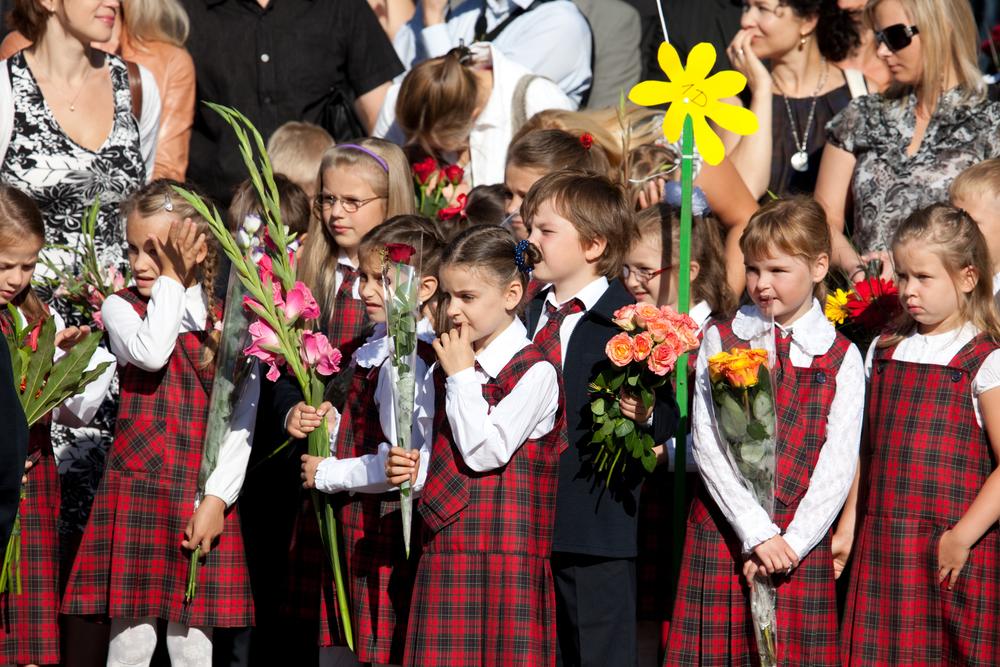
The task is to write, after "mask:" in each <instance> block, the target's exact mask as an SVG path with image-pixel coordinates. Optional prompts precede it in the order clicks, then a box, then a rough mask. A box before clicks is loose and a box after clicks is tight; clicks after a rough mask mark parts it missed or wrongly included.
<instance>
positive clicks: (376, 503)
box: [320, 340, 436, 665]
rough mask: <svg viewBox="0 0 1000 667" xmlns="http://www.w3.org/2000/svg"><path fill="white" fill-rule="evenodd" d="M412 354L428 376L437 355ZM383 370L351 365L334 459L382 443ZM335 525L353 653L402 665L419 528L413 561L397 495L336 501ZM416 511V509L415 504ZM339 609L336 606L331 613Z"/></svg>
mask: <svg viewBox="0 0 1000 667" xmlns="http://www.w3.org/2000/svg"><path fill="white" fill-rule="evenodd" d="M417 354H418V355H420V358H421V359H422V360H423V361H424V363H425V364H427V367H428V368H429V367H430V366H431V365H432V364H433V363H434V361H435V360H436V357H435V354H434V349H433V348H432V347H431V346H430V345H429V344H428V343H425V342H424V341H422V340H421V341H418V342H417ZM380 369H381V366H378V365H375V366H372V367H371V368H363V367H362V366H360V365H357V364H353V365H352V371H353V375H352V378H351V388H350V391H349V393H348V396H347V402H346V403H345V405H344V411H343V413H342V415H341V421H340V428H339V430H338V431H337V442H336V451H335V453H336V456H337V458H339V459H347V458H357V457H360V456H364V455H366V454H376V453H377V452H378V446H379V444H380V443H382V442H385V441H386V438H385V435H384V434H383V432H382V427H381V422H380V419H379V407H378V405H377V404H376V402H375V389H376V386H377V385H378V377H379V371H380ZM340 496H341V499H342V502H341V503H340V504H339V512H338V517H337V519H338V522H339V525H340V529H341V534H342V535H343V539H344V554H345V555H346V561H347V575H348V582H347V583H346V584H345V585H347V586H348V591H349V595H350V600H351V623H352V626H353V629H354V652H355V653H356V654H357V657H358V660H359V661H361V662H363V663H374V664H382V665H385V664H393V665H398V664H401V663H402V661H403V649H404V647H405V643H406V623H407V618H408V616H409V611H410V594H411V592H412V590H413V578H414V576H415V575H416V563H417V561H418V559H419V558H420V534H421V521H420V517H419V514H418V513H416V512H415V513H414V515H413V522H412V524H411V532H410V558H409V559H407V558H406V549H405V547H404V544H403V530H402V525H403V524H402V519H401V518H400V515H399V492H398V491H392V492H389V493H382V494H370V493H355V494H353V495H348V494H346V493H342V494H340ZM414 505H415V506H416V503H415V504H414ZM324 575H325V580H324V586H323V587H324V592H325V593H326V595H327V596H328V598H330V599H335V596H334V593H333V583H332V576H331V572H330V568H329V567H326V568H324ZM332 608H333V609H336V605H333V607H332ZM329 609H330V608H329V607H328V606H327V605H324V606H323V609H322V610H321V621H322V622H321V623H320V644H321V645H323V646H331V645H336V646H339V645H342V642H341V641H340V626H339V625H338V623H339V619H338V618H337V617H336V616H330V615H328V613H327V612H328V610H329Z"/></svg>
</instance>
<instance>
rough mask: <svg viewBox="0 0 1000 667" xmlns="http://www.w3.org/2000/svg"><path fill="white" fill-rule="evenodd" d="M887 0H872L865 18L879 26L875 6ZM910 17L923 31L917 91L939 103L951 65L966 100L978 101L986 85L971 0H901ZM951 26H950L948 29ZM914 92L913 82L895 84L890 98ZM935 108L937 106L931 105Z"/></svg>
mask: <svg viewBox="0 0 1000 667" xmlns="http://www.w3.org/2000/svg"><path fill="white" fill-rule="evenodd" d="M884 1H885V0H869V2H868V4H867V5H865V9H864V12H865V21H866V22H867V24H868V25H869V26H871V27H874V26H875V9H876V8H877V7H878V6H879V5H880V4H882V3H883V2H884ZM898 2H899V3H900V4H901V5H902V7H903V10H904V11H905V12H906V14H907V16H909V17H910V19H911V20H912V21H913V24H914V25H916V26H917V28H918V29H919V30H920V33H919V36H920V50H921V58H922V60H923V72H922V74H921V75H920V83H919V84H917V85H916V86H915V88H916V92H917V94H918V95H920V96H921V97H922V99H923V101H924V102H925V103H928V102H931V103H933V104H935V105H936V103H937V100H938V98H939V97H941V94H942V93H944V92H945V85H946V78H947V73H948V70H949V68H950V69H953V70H954V72H955V76H956V78H957V79H958V87H959V89H960V90H961V91H962V97H963V99H964V100H965V101H966V102H977V101H980V100H982V99H983V98H984V97H985V95H986V84H985V82H984V81H983V74H982V72H981V71H980V70H979V62H978V55H979V54H978V53H977V45H978V44H979V38H978V34H977V31H976V20H975V17H973V15H972V7H971V6H970V4H969V0H898ZM944 26H947V29H945V28H944ZM913 91H914V87H913V86H910V85H904V84H898V83H895V82H894V83H893V84H892V85H890V86H889V89H888V90H887V91H886V93H885V95H886V97H890V98H901V97H905V96H907V95H909V94H910V93H911V92H913ZM931 108H933V106H932V107H931Z"/></svg>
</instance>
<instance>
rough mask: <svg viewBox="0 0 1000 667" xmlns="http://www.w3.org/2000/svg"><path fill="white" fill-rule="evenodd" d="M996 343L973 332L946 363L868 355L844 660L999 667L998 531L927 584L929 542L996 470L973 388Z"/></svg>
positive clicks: (933, 551) (880, 352)
mask: <svg viewBox="0 0 1000 667" xmlns="http://www.w3.org/2000/svg"><path fill="white" fill-rule="evenodd" d="M998 348H1000V346H998V345H997V344H996V343H993V342H991V341H989V340H988V339H987V338H986V337H985V336H983V335H981V334H980V335H979V336H977V337H976V338H974V339H972V340H971V341H970V342H969V343H968V344H967V345H966V346H965V347H963V348H962V350H961V351H959V352H958V354H956V355H955V357H954V358H953V359H952V360H951V362H950V363H948V364H947V365H940V366H939V365H932V364H919V363H910V362H903V361H895V360H894V359H893V358H892V356H893V352H894V351H895V347H889V348H885V349H876V351H875V357H874V363H873V366H872V373H871V381H870V385H869V396H868V434H867V437H866V438H865V444H864V447H865V449H864V456H863V458H862V461H863V463H862V472H863V476H864V478H863V479H862V483H861V487H860V488H861V490H862V491H861V493H862V495H861V499H859V501H858V508H859V509H858V513H859V517H860V518H859V521H860V522H861V525H860V531H859V534H858V538H857V541H856V543H855V546H854V550H853V553H852V555H851V560H852V566H851V581H850V588H849V590H848V598H847V609H846V612H845V615H844V626H843V644H842V646H843V653H842V657H843V664H844V665H997V664H1000V531H998V528H997V525H996V524H994V525H993V526H991V527H990V529H989V530H988V531H987V532H986V534H985V535H983V537H982V538H981V539H980V540H979V541H978V542H976V544H975V545H974V546H973V547H972V552H971V554H970V555H969V559H968V561H967V562H966V563H965V567H963V568H962V571H961V573H960V574H959V575H958V579H957V581H956V582H955V586H954V588H953V589H952V590H948V589H947V587H946V585H944V584H938V581H937V572H938V542H939V540H940V539H941V535H942V534H943V533H944V531H946V530H948V529H950V528H952V527H953V526H954V525H955V523H956V522H957V521H958V520H959V519H960V518H961V517H962V516H963V515H964V514H965V512H966V511H967V510H968V508H969V506H970V505H971V504H972V501H973V500H974V499H975V498H976V496H977V495H978V494H979V491H980V489H981V488H982V486H983V484H984V482H985V481H986V478H987V477H988V476H989V475H990V474H991V473H992V472H993V471H994V470H995V469H996V465H997V463H996V461H995V460H993V458H992V454H991V451H992V450H991V448H990V442H989V438H988V435H987V433H986V431H985V430H983V428H982V427H980V426H979V424H978V422H977V420H976V414H975V409H974V407H973V403H972V401H973V400H974V399H973V397H972V383H973V380H974V378H975V376H976V373H977V372H978V371H979V368H980V366H982V364H983V362H984V361H985V360H986V358H987V357H988V356H989V355H990V354H991V353H992V352H994V351H995V350H997V349H998Z"/></svg>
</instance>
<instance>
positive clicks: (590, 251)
mask: <svg viewBox="0 0 1000 667" xmlns="http://www.w3.org/2000/svg"><path fill="white" fill-rule="evenodd" d="M581 246H582V247H583V256H584V258H585V259H586V260H587V262H589V263H591V264H593V263H594V262H596V261H597V260H599V259H600V258H601V257H603V256H604V251H605V250H606V249H607V247H608V240H607V239H606V238H604V237H603V236H598V237H597V238H596V239H594V240H593V241H591V242H590V243H587V242H586V241H581Z"/></svg>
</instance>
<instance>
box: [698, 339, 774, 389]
mask: <svg viewBox="0 0 1000 667" xmlns="http://www.w3.org/2000/svg"><path fill="white" fill-rule="evenodd" d="M765 363H767V350H761V349H753V350H747V349H733V350H730V351H729V352H720V353H719V354H716V355H713V356H712V357H710V358H709V360H708V370H709V375H710V377H711V379H712V382H718V380H719V378H725V380H726V383H727V384H729V385H730V386H732V387H736V388H738V389H745V388H747V387H753V386H755V385H756V384H757V374H758V372H759V370H760V367H761V365H762V364H765Z"/></svg>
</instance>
